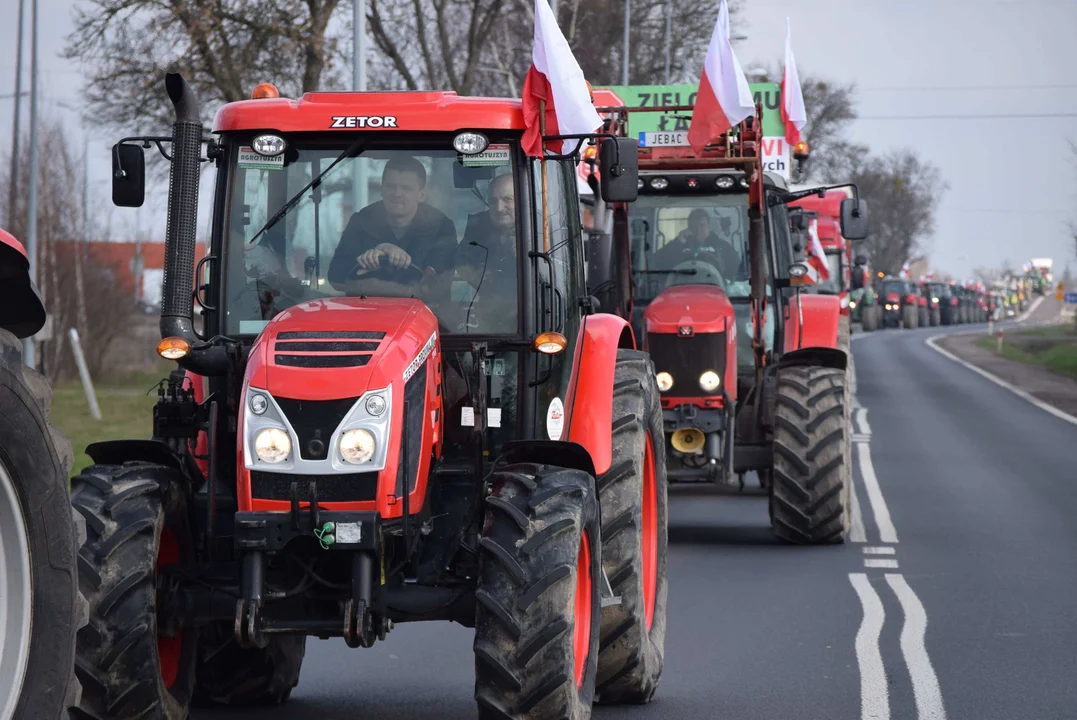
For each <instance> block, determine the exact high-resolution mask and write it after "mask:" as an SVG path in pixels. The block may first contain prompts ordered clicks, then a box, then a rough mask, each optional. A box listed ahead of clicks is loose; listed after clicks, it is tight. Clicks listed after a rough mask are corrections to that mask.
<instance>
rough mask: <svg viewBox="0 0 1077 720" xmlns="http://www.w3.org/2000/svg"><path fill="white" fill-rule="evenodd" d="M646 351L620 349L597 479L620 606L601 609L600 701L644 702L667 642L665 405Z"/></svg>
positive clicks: (605, 549)
mask: <svg viewBox="0 0 1077 720" xmlns="http://www.w3.org/2000/svg"><path fill="white" fill-rule="evenodd" d="M654 378H655V375H654V366H653V365H652V363H651V358H650V356H649V355H648V354H647V353H644V352H640V351H638V350H618V351H617V366H616V369H615V371H614V378H613V440H612V451H613V455H612V461H611V463H610V469H609V470H608V471H607V472H606V473H604V474H603V475H602V477H600V478H599V479H598V491H599V499H600V501H601V506H602V566H603V567H604V568H605V570H606V576H607V577H608V578H609V580H610V586H611V587H612V588H613V594H614V595H616V596H619V597H620V598H621V602H620V604H619V605H611V606H609V607H606V608H603V610H602V633H601V637H602V640H601V650H600V652H599V656H598V684H597V690H596V692H597V694H598V702H599V703H601V704H613V703H646V702H649V701H650V700H651V699H652V698H653V697H654V694H655V691H656V690H657V689H658V682H659V679H660V678H661V676H662V660H663V656H664V653H665V640H666V552H667V546H668V545H667V544H668V539H667V535H668V533H667V527H668V520H667V514H666V501H667V489H666V462H665V438H664V435H663V429H662V403H661V400H660V399H659V397H658V386H657V385H656V384H655V379H654Z"/></svg>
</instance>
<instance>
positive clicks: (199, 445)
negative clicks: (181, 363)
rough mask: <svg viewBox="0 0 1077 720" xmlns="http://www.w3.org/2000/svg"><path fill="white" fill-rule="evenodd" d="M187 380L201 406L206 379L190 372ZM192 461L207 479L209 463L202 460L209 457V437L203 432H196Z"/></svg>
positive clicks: (204, 399)
mask: <svg viewBox="0 0 1077 720" xmlns="http://www.w3.org/2000/svg"><path fill="white" fill-rule="evenodd" d="M187 379H188V380H189V381H190V382H191V387H192V388H193V389H194V401H195V402H196V403H198V404H199V405H201V404H202V403H204V402H205V401H206V379H205V378H204V377H202V376H201V375H195V374H194V373H193V372H191V371H190V370H188V371H187ZM194 455H195V458H194V461H195V463H196V464H197V465H198V469H199V470H201V471H202V474H203V475H204V476H205V477H207V478H208V477H209V461H208V460H203V459H202V458H208V457H209V436H208V435H207V434H206V431H205V430H199V431H198V438H197V439H196V440H195V442H194Z"/></svg>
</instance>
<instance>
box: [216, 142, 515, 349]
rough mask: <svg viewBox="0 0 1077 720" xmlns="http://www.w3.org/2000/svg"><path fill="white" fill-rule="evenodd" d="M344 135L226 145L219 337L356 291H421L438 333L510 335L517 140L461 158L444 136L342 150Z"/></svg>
mask: <svg viewBox="0 0 1077 720" xmlns="http://www.w3.org/2000/svg"><path fill="white" fill-rule="evenodd" d="M352 141H353V139H351V138H349V139H347V140H343V139H339V138H332V139H331V140H328V141H324V142H317V141H301V140H297V139H292V138H289V140H288V142H289V144H290V147H288V149H287V150H286V151H285V153H284V154H283V155H282V156H277V157H263V156H260V155H258V154H256V153H254V152H252V151H251V149H250V148H249V147H244V146H242V144H241V143H240V144H239V146H238V147H237V146H236V144H233V149H232V157H231V166H230V170H231V180H230V183H231V185H230V192H229V197H230V201H229V202H230V208H229V210H228V212H227V224H226V228H225V237H226V238H227V240H226V242H227V245H228V251H227V253H226V257H227V265H226V268H225V273H226V281H225V282H226V287H225V297H226V306H227V307H226V323H225V325H226V332H227V333H229V334H240V335H245V334H257V333H259V332H261V330H262V328H263V327H265V325H266V324H267V323H268V322H269V321H270V320H271V319H272V318H273V317H274V316H275V315H277V314H278V313H280V312H281V311H282V310H284V309H286V308H288V307H291V306H293V305H296V304H298V303H300V302H304V301H307V300H312V299H316V298H324V297H334V296H343V295H353V296H358V295H362V296H368V297H370V296H374V297H415V298H419V299H421V300H423V301H424V302H425V303H426V304H427V305H428V306H429V307H430V309H431V310H433V311H434V313H435V314H436V315H437V316H438V319H439V321H440V323H441V326H442V332H444V333H469V334H483V335H490V334H493V335H498V334H517V332H518V327H519V322H518V320H519V292H518V274H519V273H518V267H519V264H518V263H517V257H518V242H517V235H518V228H517V212H516V207H517V197H518V190H517V184H518V183H517V180H516V174H515V172H514V171H515V166H516V163H515V161H514V157H515V153H514V152H513V150H512V146H511V145H508V144H504V145H496V144H495V145H491V146H490V148H488V149H487V151H486V152H484V153H482V154H480V155H475V156H463V155H460V154H458V153H457V152H456V151H455V150H453V149H452V145H451V138H449V139H447V140H446V141H445V142H440V143H426V144H415V143H409V144H408V145H407V146H406V147H407V149H401V145H402V143H400V142H397V143H396V144H395V145H394V146H388V145H378V144H377V143H376V141H373V140H372V141H371V142H369V143H367V144H366V145H364V146H360V147H356V148H355V149H354V150H353V152H351V153H350V155H349V154H347V152H346V150H347V149H348V147H349V145H351V143H352ZM342 153H344V154H345V156H344V157H342ZM334 163H335V164H334ZM323 173H324V174H323ZM319 175H321V178H320V179H319V180H317V181H315V179H316V178H318V177H319Z"/></svg>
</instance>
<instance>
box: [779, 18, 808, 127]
mask: <svg viewBox="0 0 1077 720" xmlns="http://www.w3.org/2000/svg"><path fill="white" fill-rule="evenodd" d="M785 22H786V29H785V70H784V72H783V73H782V111H781V115H782V124H784V125H785V141H786V142H787V143H789V146H790V147H796V144H797V143H798V142H800V131H801V130H803V129H804V126H805V125H807V124H808V113H807V111H806V110H805V109H804V96H803V95H802V94H801V92H800V75H798V74H797V61H796V58H794V57H793V25H792V23H791V22H790V21H789V18H786V20H785Z"/></svg>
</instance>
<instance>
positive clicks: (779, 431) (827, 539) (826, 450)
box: [770, 366, 852, 545]
mask: <svg viewBox="0 0 1077 720" xmlns="http://www.w3.org/2000/svg"><path fill="white" fill-rule="evenodd" d="M846 376H847V373H846V371H843V370H837V369H835V368H828V367H818V366H804V367H786V368H780V369H779V370H778V402H777V407H776V409H775V417H774V482H773V483H772V484H771V491H770V510H771V524H772V527H773V529H774V534H775V535H777V536H778V537H779V538H780V539H782V540H784V541H786V542H790V543H796V544H801V545H824V544H835V543H843V542H845V536H846V534H847V533H848V531H849V518H850V510H851V493H852V463H851V454H852V444H851V439H852V438H851V436H850V432H851V430H850V409H849V404H850V394H849V388H848V386H847V384H846Z"/></svg>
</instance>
